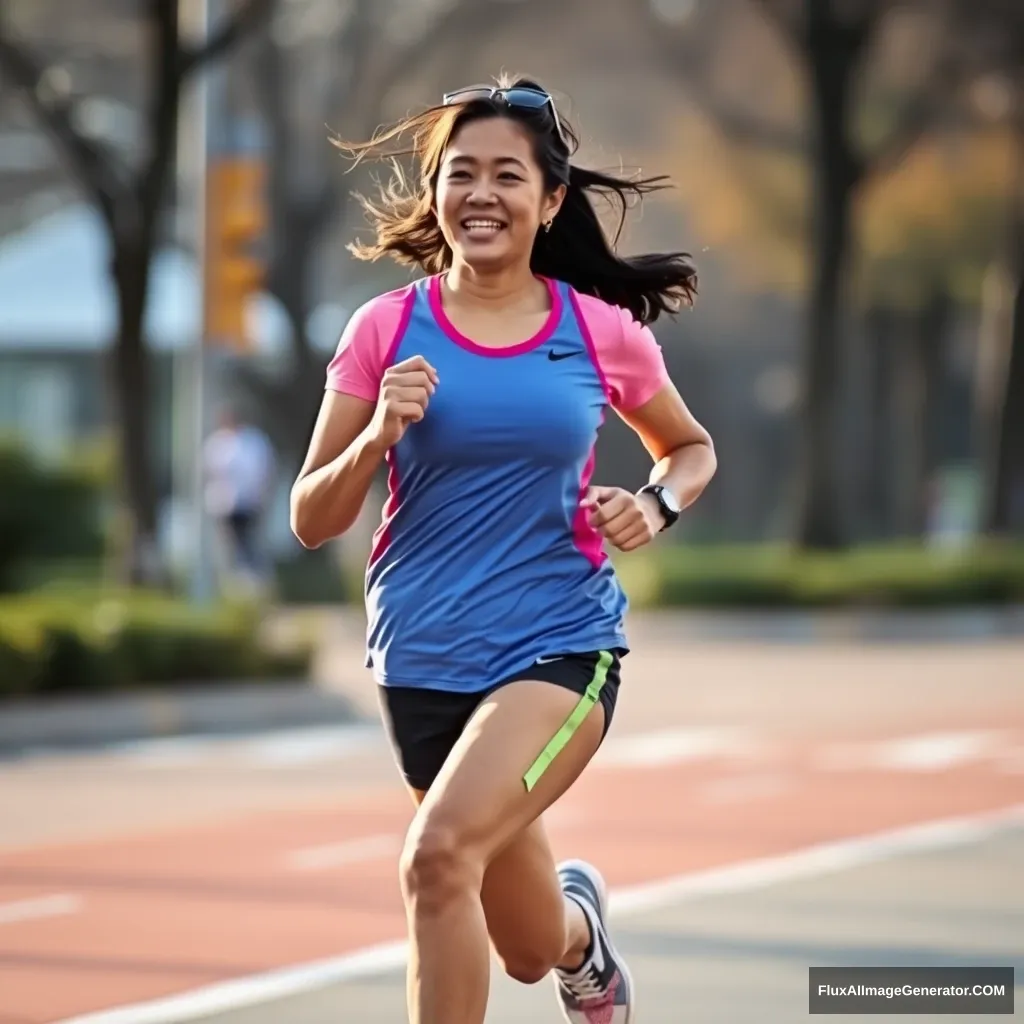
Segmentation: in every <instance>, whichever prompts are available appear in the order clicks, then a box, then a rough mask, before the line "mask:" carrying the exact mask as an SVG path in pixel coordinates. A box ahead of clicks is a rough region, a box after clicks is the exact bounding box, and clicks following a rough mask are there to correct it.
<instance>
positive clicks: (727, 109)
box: [643, 3, 807, 155]
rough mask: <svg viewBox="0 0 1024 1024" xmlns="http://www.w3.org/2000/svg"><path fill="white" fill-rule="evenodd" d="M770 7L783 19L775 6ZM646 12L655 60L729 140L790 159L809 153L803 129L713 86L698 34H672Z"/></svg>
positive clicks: (644, 8) (645, 17) (705, 48)
mask: <svg viewBox="0 0 1024 1024" xmlns="http://www.w3.org/2000/svg"><path fill="white" fill-rule="evenodd" d="M768 6H771V8H772V11H773V12H774V13H775V14H778V15H780V16H781V13H780V11H779V10H778V8H777V6H776V5H771V4H769V5H768ZM643 10H644V22H645V27H646V29H647V33H648V38H649V42H650V47H651V50H652V51H653V53H654V56H655V57H656V58H657V59H658V60H659V61H660V62H661V64H662V66H663V67H664V68H665V69H666V70H667V71H668V72H669V73H670V74H672V75H674V76H675V77H676V79H678V80H679V81H680V82H681V84H682V86H683V88H684V90H685V92H686V93H687V95H689V96H690V97H691V99H693V101H694V102H695V103H696V105H697V106H698V107H699V108H700V109H701V110H702V111H704V113H706V114H707V115H708V117H709V118H710V119H711V120H712V121H713V122H714V123H715V125H716V126H717V127H718V128H719V130H720V131H721V132H722V133H723V134H724V135H725V136H726V137H727V138H728V139H730V140H731V141H733V142H739V143H742V144H745V145H751V146H755V147H757V148H758V149H766V150H770V151H771V152H775V153H782V154H787V155H801V154H803V153H806V152H807V138H806V135H805V132H804V131H803V129H802V128H799V127H797V126H795V125H793V126H791V125H786V124H781V123H779V122H772V121H768V120H765V119H764V118H763V117H760V116H758V115H757V114H754V113H752V112H750V111H749V110H744V109H743V108H742V107H739V106H737V105H736V104H735V103H733V102H732V101H731V100H727V99H725V98H724V97H722V96H721V95H719V94H718V93H717V91H716V90H715V88H714V86H713V85H711V84H710V74H709V69H708V60H707V55H708V52H709V50H710V49H711V48H710V47H708V46H706V45H703V44H702V41H701V40H700V38H699V36H698V33H696V32H688V31H685V30H684V31H674V30H671V29H669V28H668V27H667V26H666V25H665V24H664V22H662V21H661V20H660V19H659V18H658V17H657V15H656V14H655V13H654V12H653V11H652V10H651V8H650V6H649V5H648V4H646V3H645V4H644V5H643Z"/></svg>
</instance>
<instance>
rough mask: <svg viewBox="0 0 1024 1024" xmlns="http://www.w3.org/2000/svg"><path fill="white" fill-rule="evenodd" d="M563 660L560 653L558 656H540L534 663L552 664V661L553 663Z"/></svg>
mask: <svg viewBox="0 0 1024 1024" xmlns="http://www.w3.org/2000/svg"><path fill="white" fill-rule="evenodd" d="M561 660H562V656H561V655H559V656H558V657H557V658H538V659H537V660H536V661H535V662H534V664H535V665H548V664H550V663H551V662H552V661H561Z"/></svg>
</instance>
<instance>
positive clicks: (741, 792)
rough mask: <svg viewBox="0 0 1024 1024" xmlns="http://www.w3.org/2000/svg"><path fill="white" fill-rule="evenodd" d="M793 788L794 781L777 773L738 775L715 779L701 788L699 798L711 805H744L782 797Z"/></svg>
mask: <svg viewBox="0 0 1024 1024" xmlns="http://www.w3.org/2000/svg"><path fill="white" fill-rule="evenodd" d="M792 788H793V779H792V778H791V777H790V776H787V775H779V774H776V773H769V772H764V773H759V774H756V775H737V776H733V777H731V778H723V779H715V780H714V782H708V783H706V784H705V785H704V786H702V787H701V788H700V790H699V791H698V796H699V798H700V799H701V800H703V801H705V802H706V803H711V804H731V803H742V802H743V801H745V800H767V799H770V798H771V797H776V796H781V795H782V794H783V793H787V792H789V790H791V789H792Z"/></svg>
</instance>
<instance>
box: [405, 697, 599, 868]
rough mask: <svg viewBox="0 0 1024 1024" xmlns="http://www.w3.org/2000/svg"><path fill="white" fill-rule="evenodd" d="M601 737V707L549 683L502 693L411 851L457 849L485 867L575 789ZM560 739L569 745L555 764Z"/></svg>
mask: <svg viewBox="0 0 1024 1024" xmlns="http://www.w3.org/2000/svg"><path fill="white" fill-rule="evenodd" d="M583 711H586V714H582V712H583ZM574 713H575V715H576V717H577V719H578V720H573V716H574ZM567 723H570V724H569V725H568V726H567ZM603 735H604V709H603V707H602V706H601V704H600V703H597V704H594V705H589V704H588V705H587V706H586V707H584V708H581V707H580V697H579V695H577V694H575V693H573V692H572V691H570V690H568V689H566V688H564V687H560V686H553V685H551V684H550V683H548V682H541V681H535V680H520V681H517V682H514V683H509V684H507V685H503V686H501V687H500V688H499V689H497V690H495V691H494V692H492V693H491V694H490V695H489V696H487V697H486V698H485V699H484V700H483V701H482V702H481V703H480V705H479V706H478V707H477V709H476V710H475V711H474V713H473V714H472V716H471V717H470V719H469V721H468V722H467V724H466V726H465V728H464V729H463V730H462V733H461V735H460V736H459V738H458V740H457V741H456V742H455V744H454V746H453V747H452V750H451V752H450V753H449V755H448V757H447V759H446V760H445V762H444V765H443V766H442V768H441V770H440V771H439V772H438V774H437V776H436V778H435V779H434V780H433V783H432V785H431V786H430V788H429V790H428V791H427V792H426V795H425V796H424V798H423V800H422V802H421V803H420V806H419V809H418V811H417V813H416V817H415V819H414V821H413V824H412V828H411V830H410V839H411V841H412V843H413V844H414V845H415V844H417V843H419V844H421V845H422V844H423V843H424V842H428V843H430V844H435V845H443V846H455V847H457V849H458V851H459V852H460V854H462V855H463V856H467V857H472V858H473V859H474V860H475V861H476V863H477V864H478V865H479V866H480V867H481V869H482V868H484V867H486V866H487V865H489V864H490V863H491V862H492V861H493V860H494V859H495V858H496V857H497V855H498V854H499V853H501V852H502V851H503V850H504V849H505V847H506V846H508V845H509V844H510V843H511V842H512V841H513V840H514V839H515V838H516V837H517V836H518V835H519V834H520V833H521V832H523V831H524V830H525V829H526V828H527V827H528V826H529V825H530V824H531V822H533V821H535V820H536V819H537V818H538V817H539V816H540V815H541V813H542V812H543V811H544V810H545V809H546V808H547V807H549V806H550V805H551V804H552V803H553V802H554V801H555V800H557V799H558V798H559V797H560V796H561V795H562V794H563V793H564V792H565V791H566V790H567V789H569V787H570V786H571V785H572V784H573V783H574V782H575V781H576V779H577V778H578V777H579V775H580V773H581V772H582V771H583V769H584V768H585V767H586V765H587V763H588V762H589V761H590V759H591V758H592V757H593V755H594V753H595V752H596V750H597V748H598V747H599V746H600V743H601V739H602V737H603ZM556 736H561V737H563V739H564V742H563V743H561V744H559V746H560V749H558V751H557V753H556V754H555V755H554V756H550V751H551V741H552V739H553V738H554V737H556ZM545 751H548V754H546V755H545V753H544V752H545Z"/></svg>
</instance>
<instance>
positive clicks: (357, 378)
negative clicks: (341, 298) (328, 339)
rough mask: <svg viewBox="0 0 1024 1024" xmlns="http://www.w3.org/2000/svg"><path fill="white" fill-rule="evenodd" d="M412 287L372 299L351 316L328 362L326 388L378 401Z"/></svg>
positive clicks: (403, 320)
mask: <svg viewBox="0 0 1024 1024" xmlns="http://www.w3.org/2000/svg"><path fill="white" fill-rule="evenodd" d="M411 298H412V293H411V291H410V290H409V289H405V288H403V289H401V290H400V291H398V292H387V293H386V294H384V295H378V296H377V297H376V298H373V299H370V301H369V302H366V303H364V304H363V305H362V306H360V307H359V308H358V309H357V310H356V311H355V312H354V313H353V314H352V316H351V318H350V319H349V321H348V323H347V324H346V325H345V330H344V331H343V332H342V335H341V340H340V341H339V342H338V347H337V349H336V350H335V353H334V357H333V358H332V359H331V361H330V363H329V364H328V366H327V383H326V390H328V391H340V392H341V393H342V394H346V395H355V396H356V397H357V398H364V399H366V401H368V402H376V401H377V394H378V392H379V390H380V381H381V378H382V377H383V376H384V371H385V370H386V369H387V368H388V366H389V365H390V363H391V361H392V359H393V358H394V354H395V349H396V348H397V347H398V342H399V341H400V340H401V335H402V330H403V327H404V322H405V321H406V320H407V309H408V306H409V302H410V300H411Z"/></svg>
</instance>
